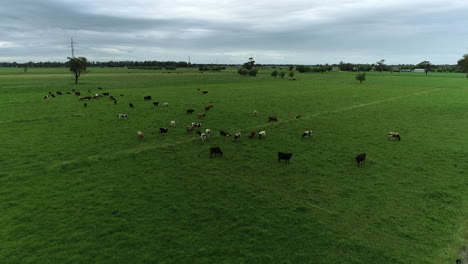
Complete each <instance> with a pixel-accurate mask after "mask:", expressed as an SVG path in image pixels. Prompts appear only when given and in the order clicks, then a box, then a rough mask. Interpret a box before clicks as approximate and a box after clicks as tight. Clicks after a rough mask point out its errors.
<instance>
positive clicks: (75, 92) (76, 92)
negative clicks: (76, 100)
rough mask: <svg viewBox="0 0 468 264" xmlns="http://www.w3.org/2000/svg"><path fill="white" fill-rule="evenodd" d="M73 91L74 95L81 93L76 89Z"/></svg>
mask: <svg viewBox="0 0 468 264" xmlns="http://www.w3.org/2000/svg"><path fill="white" fill-rule="evenodd" d="M73 93H74V94H75V95H81V93H80V92H78V91H74V92H73Z"/></svg>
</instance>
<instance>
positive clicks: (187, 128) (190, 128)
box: [185, 126, 194, 133]
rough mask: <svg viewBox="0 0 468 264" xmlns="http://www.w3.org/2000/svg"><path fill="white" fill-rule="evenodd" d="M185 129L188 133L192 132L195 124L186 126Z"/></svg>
mask: <svg viewBox="0 0 468 264" xmlns="http://www.w3.org/2000/svg"><path fill="white" fill-rule="evenodd" d="M185 129H186V130H187V133H190V132H192V131H193V129H194V128H193V126H186V127H185Z"/></svg>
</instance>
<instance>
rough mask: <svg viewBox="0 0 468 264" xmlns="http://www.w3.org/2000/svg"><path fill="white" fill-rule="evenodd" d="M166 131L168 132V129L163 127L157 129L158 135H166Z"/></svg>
mask: <svg viewBox="0 0 468 264" xmlns="http://www.w3.org/2000/svg"><path fill="white" fill-rule="evenodd" d="M167 131H169V129H168V128H164V127H160V128H159V133H160V134H166V133H167Z"/></svg>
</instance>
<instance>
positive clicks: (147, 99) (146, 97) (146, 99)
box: [144, 95, 153, 101]
mask: <svg viewBox="0 0 468 264" xmlns="http://www.w3.org/2000/svg"><path fill="white" fill-rule="evenodd" d="M144 99H145V101H149V100H151V99H153V98H151V96H149V95H147V96H145V97H144Z"/></svg>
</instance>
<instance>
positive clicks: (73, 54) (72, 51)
mask: <svg viewBox="0 0 468 264" xmlns="http://www.w3.org/2000/svg"><path fill="white" fill-rule="evenodd" d="M71 53H72V56H71V57H72V58H75V49H74V47H73V38H71Z"/></svg>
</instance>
